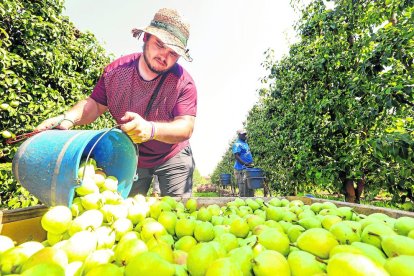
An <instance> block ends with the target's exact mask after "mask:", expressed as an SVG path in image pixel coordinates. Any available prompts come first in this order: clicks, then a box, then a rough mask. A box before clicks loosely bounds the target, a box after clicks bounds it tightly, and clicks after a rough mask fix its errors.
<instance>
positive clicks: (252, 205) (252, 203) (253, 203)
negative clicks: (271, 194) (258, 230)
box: [246, 198, 260, 211]
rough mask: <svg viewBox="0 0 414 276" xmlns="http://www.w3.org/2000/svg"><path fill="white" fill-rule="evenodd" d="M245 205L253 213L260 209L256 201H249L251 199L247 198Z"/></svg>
mask: <svg viewBox="0 0 414 276" xmlns="http://www.w3.org/2000/svg"><path fill="white" fill-rule="evenodd" d="M246 204H247V206H249V207H250V208H251V209H252V210H253V211H255V210H257V209H259V208H260V203H258V202H257V201H255V200H253V199H251V198H247V199H246Z"/></svg>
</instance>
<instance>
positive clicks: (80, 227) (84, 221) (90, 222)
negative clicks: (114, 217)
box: [68, 210, 103, 236]
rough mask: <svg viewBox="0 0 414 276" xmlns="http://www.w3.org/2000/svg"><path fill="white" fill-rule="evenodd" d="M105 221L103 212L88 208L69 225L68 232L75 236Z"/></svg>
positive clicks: (95, 227)
mask: <svg viewBox="0 0 414 276" xmlns="http://www.w3.org/2000/svg"><path fill="white" fill-rule="evenodd" d="M102 223H103V214H102V213H101V212H100V211H98V210H86V211H85V212H83V213H82V214H81V215H80V216H78V217H76V218H75V219H74V220H73V221H72V223H71V224H70V226H69V229H68V233H69V235H70V236H73V235H74V234H75V233H77V232H80V231H84V230H88V229H91V230H93V229H97V228H98V227H100V226H101V225H102Z"/></svg>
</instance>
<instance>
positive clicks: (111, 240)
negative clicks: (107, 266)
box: [94, 225, 138, 249]
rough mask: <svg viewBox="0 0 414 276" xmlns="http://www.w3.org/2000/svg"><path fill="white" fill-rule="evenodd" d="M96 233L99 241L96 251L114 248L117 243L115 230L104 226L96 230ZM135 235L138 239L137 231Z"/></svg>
mask: <svg viewBox="0 0 414 276" xmlns="http://www.w3.org/2000/svg"><path fill="white" fill-rule="evenodd" d="M94 233H95V235H96V239H97V241H98V244H97V246H96V249H105V248H112V246H113V245H114V244H115V241H116V236H115V230H114V229H112V228H111V227H109V226H105V225H103V226H101V227H98V228H96V229H95V230H94ZM134 233H135V235H136V237H137V235H138V233H137V232H135V231H134ZM124 236H125V235H124ZM121 239H122V238H121Z"/></svg>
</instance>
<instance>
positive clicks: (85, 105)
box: [37, 8, 197, 196]
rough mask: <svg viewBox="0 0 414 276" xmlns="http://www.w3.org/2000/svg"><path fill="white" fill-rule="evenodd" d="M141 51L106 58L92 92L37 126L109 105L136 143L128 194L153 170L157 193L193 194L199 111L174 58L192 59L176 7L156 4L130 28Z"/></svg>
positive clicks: (65, 123) (143, 187) (142, 189)
mask: <svg viewBox="0 0 414 276" xmlns="http://www.w3.org/2000/svg"><path fill="white" fill-rule="evenodd" d="M132 34H133V36H134V37H136V38H140V36H141V35H142V34H144V36H143V41H144V46H143V52H142V53H134V54H131V55H127V56H123V57H121V58H119V59H117V60H115V61H114V62H112V63H111V64H109V65H108V66H107V67H106V68H105V70H104V72H103V74H102V76H101V78H100V79H99V81H98V83H97V84H96V86H95V88H94V90H93V92H92V94H91V96H90V97H88V98H87V99H85V100H82V101H80V102H78V103H77V104H76V105H75V106H74V107H72V108H71V109H70V110H69V111H67V112H66V113H65V114H64V115H59V116H56V117H53V118H50V119H48V120H46V121H44V122H43V123H42V124H40V125H39V126H38V127H37V130H43V129H46V128H50V127H52V126H54V125H56V124H58V126H57V128H59V129H69V128H71V127H73V126H75V125H84V124H89V123H92V122H93V121H95V120H96V119H97V118H98V117H99V116H100V115H102V114H103V113H104V112H106V111H109V112H110V113H111V115H112V116H113V117H114V119H115V120H116V122H117V124H119V125H121V129H122V130H123V131H124V132H125V133H127V134H128V135H129V137H130V138H131V139H132V141H133V142H135V143H137V144H139V147H138V148H139V158H138V180H137V181H136V182H135V183H134V185H133V187H132V190H131V193H130V195H132V196H133V195H135V194H137V193H140V194H144V195H146V194H147V192H148V189H149V187H150V184H151V181H152V179H153V175H157V176H158V180H159V183H160V190H161V195H162V196H165V195H170V196H191V190H192V185H193V183H192V176H193V171H194V167H195V164H194V159H193V155H192V152H191V147H190V144H189V139H190V137H191V135H192V133H193V128H194V122H195V116H196V112H197V90H196V87H195V84H194V81H193V79H192V78H191V76H190V75H189V73H188V72H187V71H186V70H185V69H184V68H183V67H182V66H180V65H179V64H178V63H177V61H178V59H179V58H180V57H183V58H184V59H185V60H186V61H189V62H190V61H192V58H191V57H190V55H189V51H188V49H187V40H188V38H189V25H188V24H187V23H185V22H184V21H183V19H182V17H181V16H180V15H179V14H178V13H177V11H175V10H172V9H166V8H163V9H160V10H159V11H158V12H157V13H156V14H155V16H154V18H153V20H152V21H151V23H150V25H149V26H147V27H145V28H138V29H133V30H132Z"/></svg>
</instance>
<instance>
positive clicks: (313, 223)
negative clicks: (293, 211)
mask: <svg viewBox="0 0 414 276" xmlns="http://www.w3.org/2000/svg"><path fill="white" fill-rule="evenodd" d="M298 223H299V225H300V226H302V227H304V228H305V229H311V228H321V227H322V224H321V221H320V220H319V219H317V218H316V217H305V218H302V219H300V220H299V221H298Z"/></svg>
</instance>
